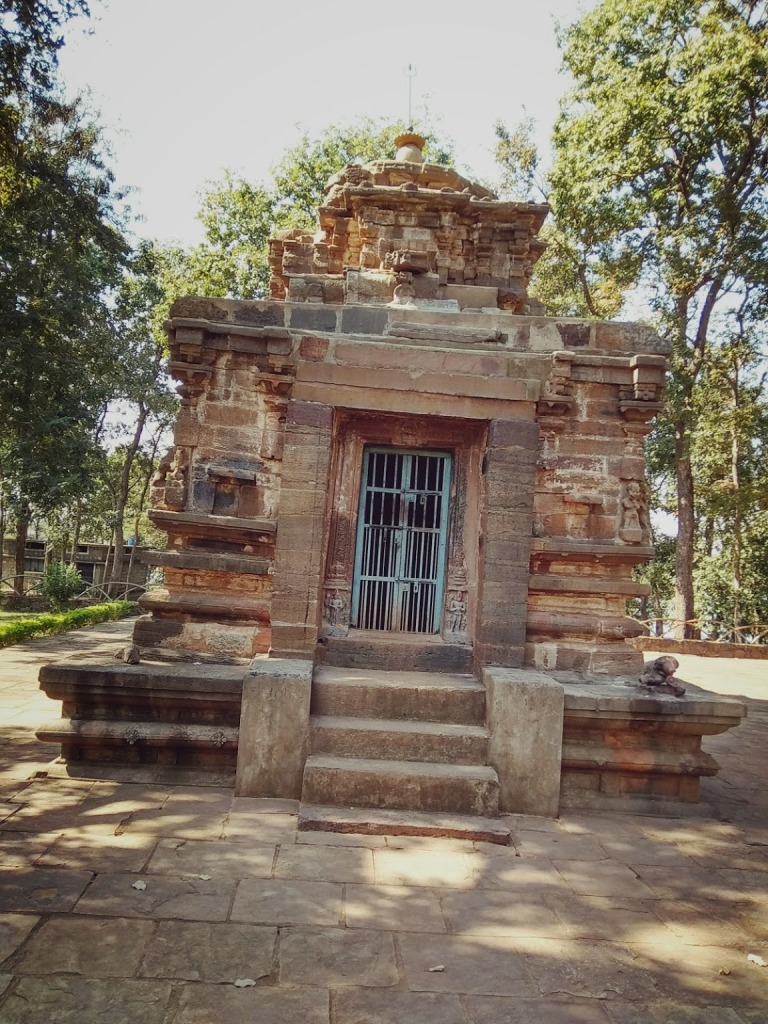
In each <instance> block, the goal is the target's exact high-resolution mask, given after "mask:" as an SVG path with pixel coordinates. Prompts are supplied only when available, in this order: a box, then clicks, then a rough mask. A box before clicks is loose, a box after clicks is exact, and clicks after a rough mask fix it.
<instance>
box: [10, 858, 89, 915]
mask: <svg viewBox="0 0 768 1024" xmlns="http://www.w3.org/2000/svg"><path fill="white" fill-rule="evenodd" d="M3 876H4V877H2V878H0V911H5V910H27V911H30V910H31V911H33V912H37V913H40V912H45V911H55V912H57V913H62V912H64V911H67V910H71V909H72V908H73V907H74V905H75V903H76V902H77V900H78V898H79V897H80V896H81V895H82V893H83V891H84V890H85V887H86V886H87V885H88V883H89V882H90V881H91V879H92V877H93V875H92V874H91V872H90V871H56V870H55V869H53V868H50V869H47V868H12V869H10V870H7V871H4V872H3Z"/></svg>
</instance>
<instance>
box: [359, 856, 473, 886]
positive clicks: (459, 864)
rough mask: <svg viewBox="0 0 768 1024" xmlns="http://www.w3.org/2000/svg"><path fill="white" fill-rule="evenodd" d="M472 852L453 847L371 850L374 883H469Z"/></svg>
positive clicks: (442, 884)
mask: <svg viewBox="0 0 768 1024" xmlns="http://www.w3.org/2000/svg"><path fill="white" fill-rule="evenodd" d="M475 856H476V855H475V854H473V853H471V854H465V853H463V852H462V853H459V852H457V851H455V850H450V849H449V850H443V851H440V850H435V849H428V850H419V849H415V850H411V849H408V850H374V851H373V863H374V870H375V872H376V882H377V883H378V884H380V885H426V886H430V887H435V886H439V887H441V888H442V887H449V886H450V887H454V886H455V887H457V888H459V889H468V888H470V887H471V886H472V865H473V859H472V858H474V857H475Z"/></svg>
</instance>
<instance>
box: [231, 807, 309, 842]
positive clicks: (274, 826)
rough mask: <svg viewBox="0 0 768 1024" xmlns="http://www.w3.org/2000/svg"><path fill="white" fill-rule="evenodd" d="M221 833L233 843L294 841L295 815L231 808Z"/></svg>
mask: <svg viewBox="0 0 768 1024" xmlns="http://www.w3.org/2000/svg"><path fill="white" fill-rule="evenodd" d="M223 835H224V838H225V839H229V840H230V841H231V842H234V843H268V844H269V843H271V844H273V845H274V844H276V843H295V842H296V815H295V814H286V813H284V812H283V813H280V812H269V813H265V812H264V811H236V810H233V811H232V813H231V814H230V815H229V817H228V818H227V820H226V821H225V822H224V833H223Z"/></svg>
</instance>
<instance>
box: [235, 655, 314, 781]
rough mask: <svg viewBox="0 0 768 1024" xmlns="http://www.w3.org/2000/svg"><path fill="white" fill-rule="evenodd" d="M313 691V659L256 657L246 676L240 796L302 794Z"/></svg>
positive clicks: (242, 710)
mask: <svg viewBox="0 0 768 1024" xmlns="http://www.w3.org/2000/svg"><path fill="white" fill-rule="evenodd" d="M311 692H312V662H311V661H299V660H298V659H292V658H266V659H263V660H261V659H256V660H254V662H253V663H252V665H251V668H250V670H249V672H248V674H247V675H246V677H245V680H244V682H243V703H242V709H241V712H240V745H239V747H238V753H237V778H236V781H235V795H236V796H268V797H285V798H288V799H295V800H297V799H299V798H300V797H301V784H302V777H303V773H304V764H305V762H306V760H307V755H308V753H309V704H310V696H311Z"/></svg>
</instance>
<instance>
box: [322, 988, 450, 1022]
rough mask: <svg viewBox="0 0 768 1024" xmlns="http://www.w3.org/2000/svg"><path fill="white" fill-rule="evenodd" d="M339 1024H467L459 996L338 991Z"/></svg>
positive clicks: (335, 1002) (335, 1004)
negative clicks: (411, 1023)
mask: <svg viewBox="0 0 768 1024" xmlns="http://www.w3.org/2000/svg"><path fill="white" fill-rule="evenodd" d="M333 1007H334V1021H335V1022H336V1024H405V1022H413V1024H416V1022H418V1024H466V1020H467V1018H466V1016H465V1014H464V1009H463V1007H462V1005H461V1001H460V999H459V997H458V996H453V995H437V994H435V993H433V992H399V991H394V990H392V989H383V990H382V989H357V988H346V989H338V990H337V991H336V992H335V993H334V996H333Z"/></svg>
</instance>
